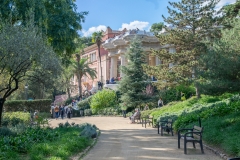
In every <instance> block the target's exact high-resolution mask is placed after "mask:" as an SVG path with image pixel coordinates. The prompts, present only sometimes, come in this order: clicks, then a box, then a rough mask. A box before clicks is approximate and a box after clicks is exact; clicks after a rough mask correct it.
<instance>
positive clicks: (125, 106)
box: [122, 103, 127, 118]
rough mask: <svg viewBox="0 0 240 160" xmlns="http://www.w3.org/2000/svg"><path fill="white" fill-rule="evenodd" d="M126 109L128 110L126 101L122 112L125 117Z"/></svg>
mask: <svg viewBox="0 0 240 160" xmlns="http://www.w3.org/2000/svg"><path fill="white" fill-rule="evenodd" d="M126 110H127V105H126V103H123V106H122V114H123V117H124V118H126Z"/></svg>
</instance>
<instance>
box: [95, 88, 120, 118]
mask: <svg viewBox="0 0 240 160" xmlns="http://www.w3.org/2000/svg"><path fill="white" fill-rule="evenodd" d="M116 100H117V97H116V93H115V91H113V90H109V89H103V90H101V91H99V92H97V93H96V94H94V95H93V96H92V98H91V101H90V106H91V109H92V112H93V114H96V113H98V111H99V110H101V109H103V108H109V107H113V106H116V105H117V104H116V103H117V101H116Z"/></svg>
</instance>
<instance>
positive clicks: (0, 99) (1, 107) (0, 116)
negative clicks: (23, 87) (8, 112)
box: [0, 98, 5, 128]
mask: <svg viewBox="0 0 240 160" xmlns="http://www.w3.org/2000/svg"><path fill="white" fill-rule="evenodd" d="M4 102H5V99H3V98H0V128H1V127H2V112H3V104H4Z"/></svg>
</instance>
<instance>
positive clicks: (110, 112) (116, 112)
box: [97, 107, 122, 116]
mask: <svg viewBox="0 0 240 160" xmlns="http://www.w3.org/2000/svg"><path fill="white" fill-rule="evenodd" d="M97 114H98V115H107V116H109V115H114V116H116V115H120V114H122V108H119V107H109V108H104V109H101V110H98V112H97Z"/></svg>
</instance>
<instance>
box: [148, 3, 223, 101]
mask: <svg viewBox="0 0 240 160" xmlns="http://www.w3.org/2000/svg"><path fill="white" fill-rule="evenodd" d="M217 1H218V0H206V1H200V0H198V1H193V0H181V1H180V2H169V4H170V6H171V7H168V13H169V17H167V18H165V17H164V16H163V19H164V22H165V23H167V24H170V25H171V26H172V27H165V30H166V33H164V34H158V35H157V38H158V39H159V42H160V45H162V46H169V45H173V46H172V47H169V48H165V47H164V48H163V49H161V50H156V51H153V54H154V55H156V56H157V57H158V58H159V59H161V61H163V63H162V64H161V65H158V66H147V65H146V66H145V71H146V72H147V74H148V75H153V76H154V77H156V79H157V80H158V81H157V82H156V83H154V84H155V85H156V86H157V87H158V89H159V90H161V89H165V88H169V87H170V88H173V87H174V86H176V85H179V84H184V83H191V82H193V83H194V86H195V88H196V95H197V96H198V97H200V90H199V89H200V88H199V86H198V84H199V81H200V79H201V77H200V76H199V70H202V67H203V65H202V64H201V63H200V59H199V58H198V57H199V56H200V55H202V54H204V53H206V48H207V47H206V44H205V43H203V39H204V38H205V37H206V35H208V36H209V37H212V38H214V37H216V34H215V32H216V29H217V28H216V27H214V26H215V24H216V20H217V19H216V16H215V13H216V11H215V10H214V9H213V8H215V6H216V4H217ZM193 13H194V14H193ZM173 53H174V54H173ZM169 64H171V65H169ZM170 66H171V67H170ZM193 77H194V78H193Z"/></svg>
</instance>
